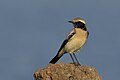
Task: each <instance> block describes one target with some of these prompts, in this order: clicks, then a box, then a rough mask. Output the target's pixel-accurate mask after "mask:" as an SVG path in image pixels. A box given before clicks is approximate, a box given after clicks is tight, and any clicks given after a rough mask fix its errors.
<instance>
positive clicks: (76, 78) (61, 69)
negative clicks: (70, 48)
mask: <svg viewBox="0 0 120 80" xmlns="http://www.w3.org/2000/svg"><path fill="white" fill-rule="evenodd" d="M34 78H35V80H102V78H101V76H99V74H98V73H97V71H96V69H95V68H94V67H89V66H79V65H75V64H64V63H59V64H49V65H48V66H47V67H46V68H45V69H38V70H37V71H36V72H35V73H34Z"/></svg>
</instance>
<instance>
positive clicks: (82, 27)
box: [49, 17, 89, 65]
mask: <svg viewBox="0 0 120 80" xmlns="http://www.w3.org/2000/svg"><path fill="white" fill-rule="evenodd" d="M68 22H69V23H72V24H73V26H74V28H73V30H72V31H71V32H69V34H68V36H67V37H66V39H65V40H64V41H63V43H62V45H61V47H60V49H59V50H58V53H57V54H56V56H55V57H54V58H53V59H52V60H51V61H50V62H49V63H52V64H55V63H56V62H57V61H58V60H59V59H60V58H61V57H62V56H63V55H64V54H66V53H69V55H70V57H71V59H72V61H73V63H76V62H77V64H79V65H81V64H80V63H79V61H78V59H77V57H76V55H75V53H77V52H78V51H80V49H81V48H82V47H83V46H84V44H85V43H86V41H87V39H88V36H89V32H88V29H87V28H86V21H85V20H84V19H83V18H79V17H76V18H74V19H73V20H71V21H68ZM73 57H74V58H73ZM74 59H75V60H76V62H75V60H74Z"/></svg>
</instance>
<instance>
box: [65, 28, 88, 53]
mask: <svg viewBox="0 0 120 80" xmlns="http://www.w3.org/2000/svg"><path fill="white" fill-rule="evenodd" d="M86 39H87V32H86V31H83V30H81V29H77V30H76V34H75V35H74V36H73V37H72V38H71V39H70V40H69V42H68V43H67V44H66V46H65V51H66V52H68V53H75V52H77V51H79V49H80V48H81V47H82V46H83V45H84V44H85V42H86Z"/></svg>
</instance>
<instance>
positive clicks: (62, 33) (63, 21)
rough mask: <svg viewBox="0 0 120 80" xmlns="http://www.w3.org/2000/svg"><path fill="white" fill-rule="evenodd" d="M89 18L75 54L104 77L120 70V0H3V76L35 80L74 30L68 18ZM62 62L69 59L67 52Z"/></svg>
mask: <svg viewBox="0 0 120 80" xmlns="http://www.w3.org/2000/svg"><path fill="white" fill-rule="evenodd" d="M75 17H82V18H84V19H85V20H86V23H87V28H88V30H89V32H90V36H89V39H88V41H87V43H86V45H85V46H84V48H83V49H81V51H80V52H79V53H78V54H76V55H77V57H78V59H79V61H80V62H81V64H83V65H87V66H94V67H96V68H97V70H98V72H99V74H100V75H101V76H102V77H103V80H118V79H119V76H120V73H119V72H120V69H119V68H120V62H119V61H120V1H119V0H99V1H98V0H0V80H33V79H34V78H33V73H34V72H35V70H37V69H38V68H44V67H45V66H47V65H48V62H49V61H50V60H51V59H52V58H53V57H54V56H55V55H56V53H57V51H58V49H59V47H60V45H61V43H62V41H63V40H64V39H65V37H66V35H67V34H68V33H69V31H70V30H72V28H73V27H72V25H71V24H69V23H68V22H67V21H68V20H72V19H73V18H75ZM59 62H65V63H69V62H71V59H70V57H69V55H67V54H66V55H64V56H63V57H62V58H61V59H60V60H59Z"/></svg>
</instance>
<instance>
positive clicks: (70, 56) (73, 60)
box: [69, 53, 75, 63]
mask: <svg viewBox="0 0 120 80" xmlns="http://www.w3.org/2000/svg"><path fill="white" fill-rule="evenodd" d="M69 55H70V57H71V59H72V61H73V63H75V60H74V58H73V56H72V54H71V53H69Z"/></svg>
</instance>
